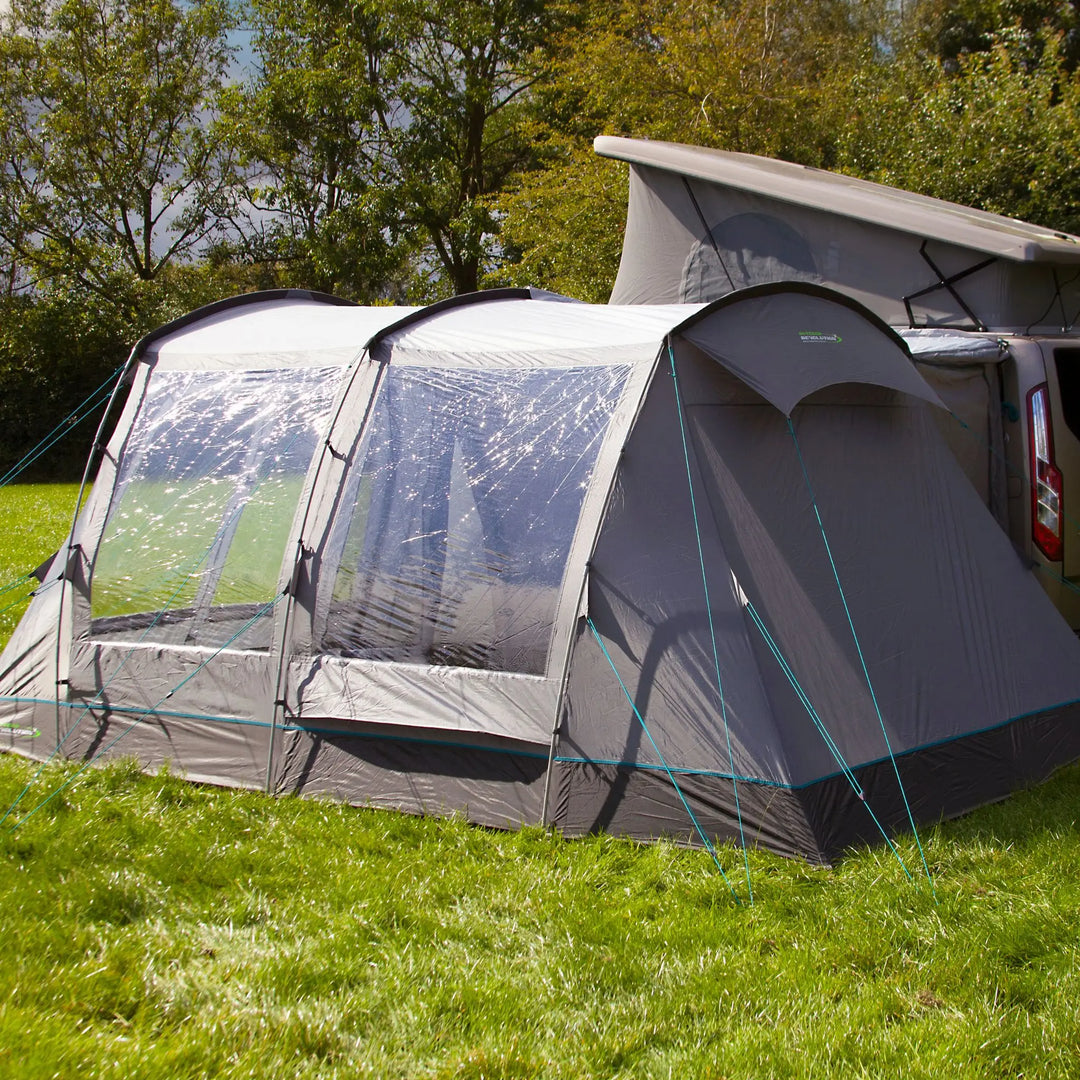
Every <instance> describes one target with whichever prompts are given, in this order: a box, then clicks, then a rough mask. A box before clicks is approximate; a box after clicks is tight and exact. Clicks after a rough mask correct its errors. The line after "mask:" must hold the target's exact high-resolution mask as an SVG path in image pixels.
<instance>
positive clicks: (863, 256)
mask: <svg viewBox="0 0 1080 1080" xmlns="http://www.w3.org/2000/svg"><path fill="white" fill-rule="evenodd" d="M899 194H902V193H899ZM890 225H891V220H890V219H887V218H886V219H885V220H884V221H883V222H881V223H873V222H869V221H863V220H858V219H857V218H854V217H851V216H849V215H848V213H847V208H846V207H845V206H844V204H843V202H838V203H837V204H836V205H835V206H834V207H833V208H832V209H821V208H817V207H813V206H805V205H802V206H801V205H797V204H796V203H794V202H791V201H784V200H782V199H779V198H776V197H774V196H771V195H766V194H759V193H757V192H755V191H752V190H739V189H737V188H734V187H730V186H724V185H722V184H720V183H710V182H708V181H706V180H702V179H699V178H685V179H684V177H683V176H681V175H679V174H678V173H677V172H672V171H668V170H666V169H659V168H653V167H650V166H647V165H634V166H632V167H631V170H630V199H629V209H628V214H627V228H626V236H625V240H624V242H623V252H622V259H621V261H620V264H619V273H618V276H617V278H616V281H615V286H614V288H613V290H612V294H611V302H612V303H613V304H649V303H675V302H689V303H695V302H709V301H712V300H716V299H717V298H718V297H720V296H724V295H726V294H727V293H729V292H732V291H733V290H734V289H738V288H744V287H746V286H747V285H754V284H761V283H763V282H766V281H776V280H803V281H817V282H819V283H820V284H823V285H828V286H830V287H832V288H836V289H839V290H840V291H841V292H844V293H846V294H847V295H849V296H851V297H853V298H854V299H856V300H858V301H860V302H861V303H863V304H865V305H866V306H867V307H869V308H870V309H871V310H872V311H874V312H875V313H876V314H877V315H879V316H880V317H881V318H883V319H885V320H886V321H887V322H889V323H890V324H892V325H894V326H908V325H909V316H908V311H907V308H906V307H905V304H904V298H905V297H912V300H911V305H912V314H913V316H914V320H915V324H916V325H918V326H931V327H932V326H960V327H973V325H974V324H973V323H972V321H971V317H970V316H969V314H968V311H966V310H965V305H966V307H967V309H968V310H970V311H971V312H973V313H974V314H975V316H976V317H977V318H978V319H981V320H982V321H983V323H985V324H986V325H987V326H991V327H994V328H996V329H998V330H1012V331H1016V332H1030V331H1031V329H1032V328H1033V327H1034V326H1045V327H1047V328H1057V329H1060V325H1061V320H1062V315H1061V313H1060V312H1061V309H1062V308H1064V310H1065V311H1067V312H1068V313H1070V314H1072V313H1074V312H1075V311H1076V308H1077V306H1078V303H1080V299H1078V297H1080V292H1078V289H1080V284H1078V282H1077V281H1076V280H1074V279H1075V271H1074V268H1071V267H1068V266H1066V265H1062V266H1060V267H1057V268H1056V269H1057V270H1058V276H1057V278H1055V267H1053V266H1051V265H1041V264H1017V263H1010V262H1007V261H1000V260H999V261H998V262H994V263H992V264H991V265H989V266H985V267H982V268H981V269H979V270H977V271H976V272H975V273H972V274H969V275H967V276H965V277H963V278H962V279H959V280H957V281H956V282H955V283H954V284H953V286H952V290H953V292H950V290H949V289H947V288H945V287H942V286H940V285H939V281H940V279H939V277H938V274H937V272H935V270H934V269H933V268H932V267H931V265H930V263H929V262H927V259H926V258H925V257H924V256H923V254H921V253H920V247H921V246H922V245H923V243H924V242H925V244H926V249H925V250H926V254H927V255H928V256H929V258H930V259H931V260H932V261H933V264H934V266H936V267H937V269H938V270H939V271H940V272H941V274H942V275H944V276H945V277H946V278H948V277H950V276H952V275H960V274H963V273H964V271H969V270H971V269H973V268H974V267H976V266H978V264H980V263H982V262H983V261H984V260H986V259H988V258H992V256H988V255H987V254H985V253H984V252H982V251H979V250H977V249H975V248H974V247H965V246H963V245H962V244H960V243H959V242H956V241H953V242H947V241H945V240H944V239H942V236H943V234H942V233H941V232H940V230H938V229H935V228H932V227H928V229H927V231H925V232H913V233H912V232H903V231H900V230H898V229H896V228H892V227H890ZM806 253H809V257H808V256H807V254H806ZM1077 254H1078V255H1080V251H1078V252H1077ZM811 267H812V268H811ZM1059 288H1060V290H1061V302H1060V303H1059V302H1058V300H1057V296H1058V291H1059ZM924 290H928V291H925V292H924ZM920 293H922V295H917V294H920ZM954 293H955V294H956V295H954ZM956 296H959V297H960V299H961V300H962V301H963V303H961V302H958V300H957V299H956Z"/></svg>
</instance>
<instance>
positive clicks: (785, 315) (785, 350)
mask: <svg viewBox="0 0 1080 1080" xmlns="http://www.w3.org/2000/svg"><path fill="white" fill-rule="evenodd" d="M676 333H678V334H679V336H680V337H683V338H685V339H686V340H687V341H690V342H693V344H695V345H697V346H698V348H700V349H701V350H702V351H703V352H705V353H706V354H707V355H709V356H711V357H712V358H713V359H714V360H715V361H716V362H717V363H718V364H720V365H721V367H724V368H726V369H727V370H728V371H730V372H731V373H732V374H733V375H735V376H736V377H737V378H739V379H740V380H741V381H742V382H744V383H745V384H746V385H747V386H749V387H751V388H752V389H753V390H756V391H757V392H758V393H759V394H761V396H762V397H764V398H765V399H766V400H767V401H769V402H770V403H771V404H772V405H774V406H775V407H776V408H777V409H779V410H780V411H781V412H782V413H784V415H785V416H790V415H791V411H792V409H794V408H795V406H796V405H797V404H798V403H799V402H800V401H802V400H803V399H804V398H806V397H809V396H810V395H811V394H813V393H815V392H816V391H818V390H822V389H824V388H825V387H827V386H837V385H839V384H841V383H866V384H869V385H872V386H885V387H889V388H890V389H893V390H900V391H901V392H903V393H905V394H911V395H912V396H914V397H918V398H922V400H924V401H928V402H930V404H932V405H937V406H940V407H942V408H944V406H943V405H942V402H941V399H940V398H939V397H938V396H937V394H935V393H934V391H933V390H931V389H930V386H929V385H928V384H927V383H926V381H925V380H924V379H923V377H922V376H921V375H920V374H919V373H918V372H917V371H916V370H915V366H914V365H913V364H912V362H911V354H910V352H909V351H908V347H907V345H906V344H905V343H904V340H903V338H901V337H900V336H899V335H898V334H897V333H896V332H895V331H894V330H893V329H892V328H891V327H889V326H888V325H886V324H885V323H884V322H882V321H881V320H880V319H879V318H878V317H877V316H876V315H874V314H873V312H871V311H869V310H867V309H866V308H864V307H863V306H862V305H861V304H859V303H857V302H856V301H854V300H851V299H850V298H848V297H847V296H844V295H843V294H842V293H838V292H835V291H834V290H832V289H826V288H823V287H822V286H820V285H813V284H809V283H805V282H791V281H786V282H776V283H769V284H765V285H755V286H752V287H751V288H748V289H740V290H739V291H738V292H734V293H729V294H728V295H727V296H724V297H721V298H720V299H719V300H716V301H714V302H713V303H712V304H709V305H708V306H707V307H706V308H703V309H702V310H700V311H698V312H696V313H695V314H694V315H692V316H691V317H690V318H689V319H687V321H686V322H685V323H683V324H682V325H681V326H679V327H676Z"/></svg>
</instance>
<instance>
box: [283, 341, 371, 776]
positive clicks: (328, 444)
mask: <svg viewBox="0 0 1080 1080" xmlns="http://www.w3.org/2000/svg"><path fill="white" fill-rule="evenodd" d="M370 358H371V357H370V353H369V351H368V346H367V345H366V344H365V345H364V347H363V348H362V349H361V350H360V352H359V353H358V354H357V356H356V357H355V358H354V360H353V362H352V370H351V371H348V372H347V373H346V375H345V378H344V381H343V384H342V387H341V390H340V391H339V392H338V397H337V404H336V406H335V408H334V414H333V416H332V417H331V419H330V423H329V424H328V425H327V427H326V438H325V439H324V440H323V446H322V452H321V453H320V454H319V461H318V464H317V465H316V466H315V472H314V474H313V475H312V478H311V484H310V486H309V488H308V497H307V504H306V505H305V507H304V515H303V518H302V519H301V521H300V530H299V533H298V535H297V538H296V557H295V559H294V561H293V568H292V574H291V575H290V577H289V583H288V585H287V586H286V592H287V593H288V596H287V598H286V601H285V612H284V614H283V615H282V619H281V633H280V634H279V635H278V639H277V641H276V643H275V644H276V646H277V650H278V669H277V680H276V682H275V684H274V701H273V705H272V708H271V711H270V745H269V746H268V747H267V751H266V778H265V780H264V786H265V789H266V793H267V794H268V795H269V794H272V792H273V781H274V746H275V744H276V742H277V733H278V727H279V725H278V714H279V712H280V714H281V716H282V726H283V725H284V714H285V692H286V684H287V672H288V658H287V656H286V654H285V650H286V647H287V645H288V642H289V629H290V624H291V622H292V614H293V607H294V605H295V603H296V594H297V592H298V591H299V588H300V577H301V571H302V570H303V566H304V560H305V559H306V558H308V557H309V556H311V555H314V551H313V550H310V549H308V548H307V547H306V546H305V544H304V536H305V534H306V533H307V528H308V522H309V521H310V520H311V506H312V503H313V502H314V501H315V496H316V493H317V492H318V490H319V478H320V476H321V475H322V472H323V466H324V465H325V464H326V461H327V459H328V458H329V459H330V461H331V463H333V462H335V461H337V462H339V463H340V465H341V468H342V469H344V468H345V467H346V466H347V465H348V464H349V461H348V455H345V454H342V453H340V452H339V451H338V450H336V449H335V447H334V442H333V438H334V433H335V429H336V428H337V426H338V421H339V420H340V419H341V414H342V412H343V410H344V408H345V403H346V402H347V401H348V400H349V397H350V395H351V393H352V388H353V386H354V384H355V383H356V379H357V376H358V375H359V373H360V371H361V370H363V368H364V360H365V359H369V360H370ZM382 373H383V366H382V365H380V366H379V368H378V370H377V376H376V379H375V384H374V386H373V387H372V389H371V394H370V396H369V399H368V405H369V407H370V405H371V401H372V400H373V399H374V397H375V391H376V390H377V389H378V386H379V382H380V381H381V379H382ZM366 423H367V414H366V413H365V415H364V418H363V420H362V421H361V424H360V430H361V431H362V430H363V428H364V425H365V424H366ZM339 482H340V477H339Z"/></svg>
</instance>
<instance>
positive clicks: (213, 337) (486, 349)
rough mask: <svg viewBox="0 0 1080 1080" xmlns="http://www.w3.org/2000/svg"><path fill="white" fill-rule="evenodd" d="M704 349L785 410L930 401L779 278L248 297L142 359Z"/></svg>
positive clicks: (859, 326)
mask: <svg viewBox="0 0 1080 1080" xmlns="http://www.w3.org/2000/svg"><path fill="white" fill-rule="evenodd" d="M672 333H675V334H678V335H680V336H682V337H684V338H685V339H687V340H688V341H692V342H693V343H694V344H696V345H697V346H698V347H699V348H701V349H703V350H704V351H705V352H706V353H707V354H708V355H709V356H711V357H712V358H713V359H714V360H715V361H716V362H717V363H719V364H720V365H721V366H722V367H725V368H727V369H728V370H729V371H730V372H731V373H732V374H733V375H735V376H736V377H737V378H738V379H740V380H741V381H742V382H744V383H745V384H746V385H747V386H750V387H751V388H753V389H754V390H756V391H757V392H758V393H759V394H761V395H762V396H763V397H764V398H765V399H766V400H768V401H769V402H771V403H772V404H773V405H774V406H775V407H776V408H778V409H780V411H781V412H783V413H785V414H786V415H790V413H791V410H792V409H793V408H794V407H795V405H796V404H798V402H799V401H801V400H802V399H803V398H805V397H807V396H808V395H810V394H812V393H814V392H815V391H816V390H820V389H822V388H823V387H826V386H833V385H837V384H839V383H845V382H850V383H869V384H873V385H878V386H887V387H891V388H893V389H896V390H900V391H903V392H905V393H909V394H912V395H914V396H916V397H920V398H922V399H924V400H926V401H929V402H931V403H932V404H936V405H940V404H941V402H940V401H939V399H938V398H937V396H936V395H935V394H934V393H933V391H932V390H930V388H929V387H928V386H927V384H926V383H925V382H924V381H923V379H922V377H921V376H920V375H919V374H918V373H917V372H916V370H915V368H914V366H913V365H912V363H911V356H910V353H909V351H908V348H907V346H906V345H905V344H904V341H903V340H902V339H901V338H900V337H899V336H898V335H897V334H896V333H895V332H894V331H892V330H891V329H890V328H889V327H888V326H887V325H886V324H885V323H883V322H881V320H880V319H878V318H877V317H876V316H875V315H873V313H871V312H870V311H868V310H867V309H865V308H863V307H862V306H861V305H859V304H857V303H856V302H854V301H852V300H850V299H849V298H847V297H846V296H844V295H843V294H841V293H837V292H835V291H833V290H830V289H826V288H823V287H821V286H817V285H811V284H806V283H794V282H781V283H775V284H768V285H762V286H757V287H754V288H750V289H743V290H740V291H739V292H736V293H732V294H730V295H729V296H726V297H724V298H722V299H720V300H717V301H715V302H714V303H712V304H708V305H705V304H664V305H647V304H634V305H627V306H618V305H606V304H601V305H592V304H578V303H573V302H565V300H564V298H561V297H556V296H553V295H550V294H535V295H533V294H530V293H528V292H526V291H524V290H495V291H493V292H491V293H487V294H485V293H477V294H474V295H472V296H469V297H461V298H456V299H455V300H454V301H452V302H444V303H439V304H433V305H431V306H430V307H428V308H400V307H398V308H394V307H358V306H356V305H351V304H350V305H342V304H338V303H333V302H331V301H330V299H329V298H326V297H320V296H317V295H313V294H301V293H264V294H248V295H247V296H245V297H240V298H237V299H236V300H235V301H231V302H226V303H223V304H215V305H210V306H209V307H207V308H204V309H201V310H200V311H197V312H194V313H192V315H190V316H187V317H185V318H184V319H183V320H179V321H178V322H176V323H173V324H170V325H169V326H167V327H163V328H162V329H161V331H159V332H158V333H156V334H155V335H154V337H153V339H152V340H149V341H147V342H144V343H143V347H142V351H143V352H144V354H145V355H146V356H147V357H148V358H151V359H155V360H156V362H157V364H158V366H160V367H166V368H183V369H187V370H222V369H230V368H236V369H248V370H255V369H261V370H267V369H271V368H289V367H292V368H297V367H332V366H341V365H345V364H348V363H350V362H352V361H353V360H354V359H355V358H356V357H357V356H359V355H360V353H361V351H362V350H363V349H364V348H365V347H369V348H371V349H372V350H373V355H375V356H376V357H379V355H380V353H385V352H386V351H387V350H392V353H393V361H394V363H395V364H397V365H400V364H421V365H430V364H435V365H437V366H440V367H445V366H450V367H453V366H468V367H473V366H475V367H483V368H499V367H504V368H505V367H536V366H544V367H552V368H557V367H580V366H582V365H589V364H612V363H618V364H625V363H631V364H652V363H653V361H654V360H655V358H656V354H657V351H658V350H659V349H660V348H661V347H662V343H663V341H664V340H665V338H666V337H667V336H668V335H669V334H672Z"/></svg>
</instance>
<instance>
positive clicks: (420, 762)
mask: <svg viewBox="0 0 1080 1080" xmlns="http://www.w3.org/2000/svg"><path fill="white" fill-rule="evenodd" d="M335 729H337V730H335ZM280 738H281V750H280V752H279V769H278V771H277V779H276V784H277V790H278V791H281V792H294V793H296V794H302V795H330V796H333V797H334V798H337V799H342V800H343V801H345V802H350V803H354V804H356V805H359V806H374V807H384V808H389V809H394V810H404V811H406V812H408V813H412V814H437V815H448V814H461V815H462V816H464V817H465V818H467V819H468V820H469V821H472V822H475V823H476V824H481V825H489V826H493V827H496V828H515V827H518V826H521V825H527V824H536V823H538V822H539V821H540V811H541V802H542V799H543V788H544V775H545V772H546V768H547V758H546V755H540V754H537V755H528V754H515V753H509V752H507V753H499V752H495V751H492V750H484V749H478V748H472V747H468V746H454V745H450V744H447V743H446V742H439V741H438V740H437V738H436V737H433V738H432V739H431V740H430V741H425V740H423V739H419V738H415V737H414V738H408V737H397V738H386V737H379V736H374V737H373V736H372V734H371V732H370V731H367V732H361V731H358V730H357V729H356V728H352V729H351V730H350V729H348V728H345V727H343V726H340V725H335V724H333V722H332V721H327V722H325V724H323V725H318V726H317V725H314V724H313V725H312V730H297V729H296V728H292V729H289V730H287V731H285V732H284V733H283V734H282V735H281V736H280Z"/></svg>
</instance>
